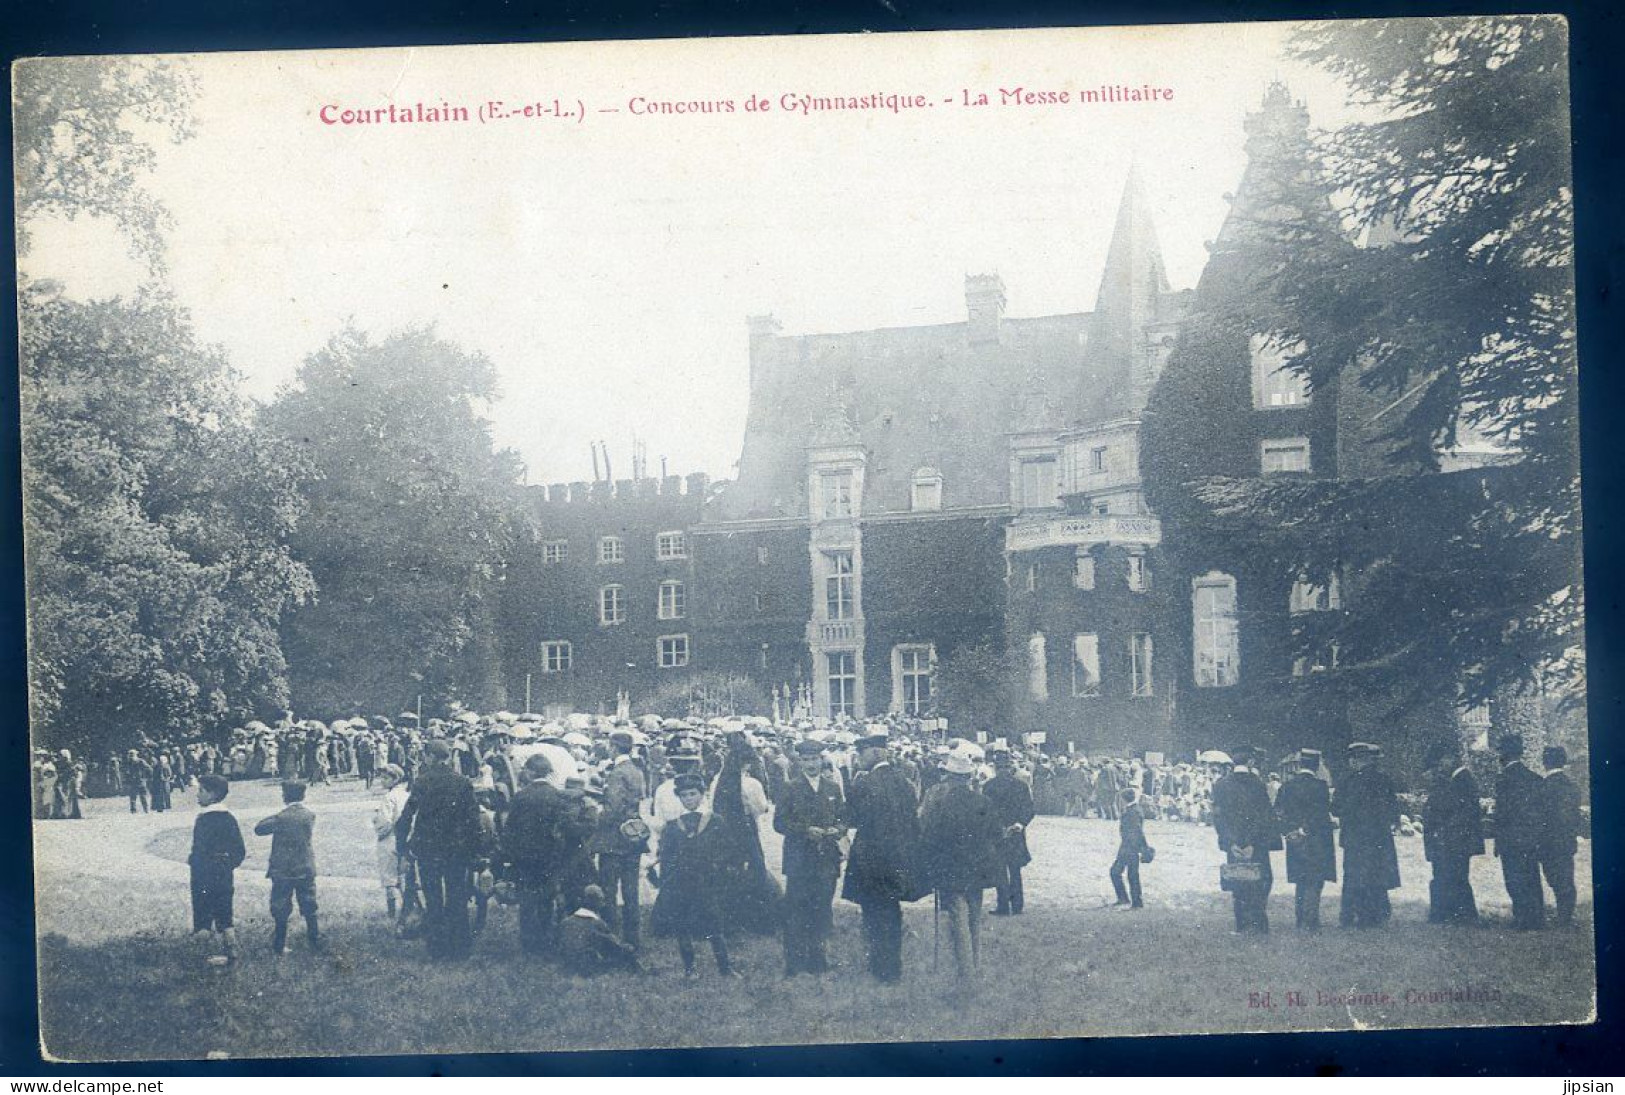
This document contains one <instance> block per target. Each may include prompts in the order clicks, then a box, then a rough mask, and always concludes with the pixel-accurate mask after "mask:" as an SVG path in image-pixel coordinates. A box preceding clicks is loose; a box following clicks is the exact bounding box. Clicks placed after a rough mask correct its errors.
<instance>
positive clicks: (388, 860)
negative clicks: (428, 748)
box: [372, 764, 410, 920]
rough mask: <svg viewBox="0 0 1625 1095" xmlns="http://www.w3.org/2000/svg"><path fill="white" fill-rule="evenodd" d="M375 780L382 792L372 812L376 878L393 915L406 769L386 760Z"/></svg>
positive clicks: (392, 916) (398, 898)
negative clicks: (398, 827) (397, 838)
mask: <svg viewBox="0 0 1625 1095" xmlns="http://www.w3.org/2000/svg"><path fill="white" fill-rule="evenodd" d="M376 778H377V780H378V781H379V782H380V783H381V784H382V785H383V788H384V793H383V796H382V797H381V798H379V800H378V807H377V809H375V810H374V811H373V814H372V831H373V833H374V835H375V836H376V837H377V839H378V852H377V854H378V881H379V882H381V883H383V886H384V902H385V904H386V905H387V906H388V907H389V918H390V919H391V920H393V919H395V916H396V911H397V910H398V909H401V857H400V855H399V854H397V852H396V846H395V822H397V821H399V820H400V817H401V813H402V811H404V810H405V809H406V799H407V795H408V794H409V793H410V792H409V791H408V789H407V786H406V773H405V772H403V771H402V770H401V768H400V766H399V765H395V764H386V765H384V766H383V767H382V768H380V769H379V770H378V773H377V776H376Z"/></svg>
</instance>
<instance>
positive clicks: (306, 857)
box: [254, 779, 322, 958]
mask: <svg viewBox="0 0 1625 1095" xmlns="http://www.w3.org/2000/svg"><path fill="white" fill-rule="evenodd" d="M282 801H283V802H284V803H286V804H287V805H285V806H284V807H283V808H282V812H281V813H277V814H272V815H271V816H270V817H268V818H266V819H265V820H264V821H261V822H260V823H259V824H258V825H256V826H254V833H255V835H257V836H269V837H270V838H271V863H270V866H269V867H267V868H266V871H265V877H267V878H269V879H270V880H271V919H272V921H273V922H274V923H275V925H276V927H275V929H274V931H273V933H272V935H271V953H272V954H273V955H275V956H277V957H278V958H280V957H282V956H283V955H284V954H287V953H288V918H289V917H291V916H292V915H293V902H294V899H295V898H297V899H298V900H299V911H300V912H301V913H302V914H303V915H304V917H305V938H306V939H307V940H309V942H310V949H311V950H313V951H319V950H321V949H322V938H321V934H320V932H319V930H318V929H317V926H316V853H315V851H314V849H313V848H312V846H311V838H312V836H313V835H314V833H315V831H316V815H315V814H313V813H311V812H310V809H309V808H308V807H307V806H306V805H305V783H304V781H303V780H298V779H290V780H288V781H287V782H285V783H283V785H282Z"/></svg>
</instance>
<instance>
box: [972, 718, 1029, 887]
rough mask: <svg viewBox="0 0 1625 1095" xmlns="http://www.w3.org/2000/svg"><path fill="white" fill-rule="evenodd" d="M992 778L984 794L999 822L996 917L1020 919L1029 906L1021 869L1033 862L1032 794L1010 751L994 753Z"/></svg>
mask: <svg viewBox="0 0 1625 1095" xmlns="http://www.w3.org/2000/svg"><path fill="white" fill-rule="evenodd" d="M993 770H994V775H993V778H992V779H990V780H988V781H987V785H986V786H985V787H983V788H982V794H983V795H984V796H985V797H986V798H987V801H988V802H989V803H991V804H992V806H993V816H994V818H996V819H997V820H998V822H999V832H1000V834H1001V835H1000V837H999V864H1000V873H1001V875H1002V876H1003V880H1002V881H1001V882H1000V883H999V885H998V886H996V887H995V888H994V893H995V894H996V895H997V904H996V905H995V906H994V909H993V915H994V916H1020V915H1021V912H1022V910H1023V909H1024V908H1025V907H1026V899H1025V895H1024V894H1023V893H1022V888H1021V869H1022V868H1023V867H1025V866H1026V865H1027V864H1029V863H1031V862H1032V861H1033V857H1032V853H1031V852H1030V851H1028V849H1027V826H1029V825H1031V824H1032V823H1033V816H1034V814H1035V813H1036V811H1035V810H1034V809H1033V793H1032V791H1030V790H1029V789H1028V788H1027V785H1026V784H1025V783H1023V782H1022V781H1021V780H1020V779H1019V778H1017V776H1016V764H1015V760H1014V759H1013V758H1012V757H1011V756H1010V751H1009V750H1008V749H1000V750H998V751H996V752H995V753H994V754H993Z"/></svg>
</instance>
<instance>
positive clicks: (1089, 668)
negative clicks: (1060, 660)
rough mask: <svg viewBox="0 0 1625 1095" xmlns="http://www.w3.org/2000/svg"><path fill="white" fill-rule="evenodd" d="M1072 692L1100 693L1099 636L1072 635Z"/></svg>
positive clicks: (1082, 694)
mask: <svg viewBox="0 0 1625 1095" xmlns="http://www.w3.org/2000/svg"><path fill="white" fill-rule="evenodd" d="M1072 694H1073V695H1074V696H1098V695H1100V636H1099V635H1094V634H1084V635H1074V636H1072Z"/></svg>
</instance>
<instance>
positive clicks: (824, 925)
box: [773, 739, 849, 977]
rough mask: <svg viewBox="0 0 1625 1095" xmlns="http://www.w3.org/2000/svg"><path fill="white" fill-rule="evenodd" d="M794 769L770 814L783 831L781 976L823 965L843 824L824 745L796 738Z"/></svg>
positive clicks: (842, 807) (818, 970) (844, 819)
mask: <svg viewBox="0 0 1625 1095" xmlns="http://www.w3.org/2000/svg"><path fill="white" fill-rule="evenodd" d="M796 769H797V770H796V771H795V772H794V773H793V774H791V775H790V777H789V778H788V779H786V780H785V783H784V789H783V793H782V798H781V799H780V800H779V803H778V808H777V809H776V810H775V811H774V813H773V828H774V829H775V830H777V831H778V832H779V833H782V834H783V836H784V975H785V976H786V977H794V976H795V975H796V974H798V973H812V974H820V973H824V972H826V971H827V970H828V969H829V960H828V958H826V957H825V954H824V943H825V941H826V940H827V939H828V938H829V933H830V929H831V928H832V927H833V925H834V913H833V909H832V906H833V905H834V902H835V882H836V880H837V879H838V878H839V877H840V874H841V837H842V836H844V835H845V834H846V830H847V829H848V828H849V825H848V821H847V808H846V798H845V796H844V795H842V794H841V785H840V784H839V783H837V782H836V781H835V779H834V777H833V776H831V775H829V774H828V773H827V772H826V770H825V767H824V747H823V745H822V744H821V743H819V742H817V741H813V740H811V739H808V740H804V741H800V742H797V743H796Z"/></svg>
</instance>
